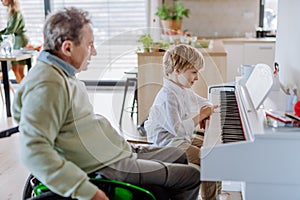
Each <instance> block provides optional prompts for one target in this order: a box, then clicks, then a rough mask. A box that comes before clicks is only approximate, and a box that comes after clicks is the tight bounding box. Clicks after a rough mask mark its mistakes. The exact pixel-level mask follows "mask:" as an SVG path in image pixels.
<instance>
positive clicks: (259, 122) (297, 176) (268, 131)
mask: <svg viewBox="0 0 300 200" xmlns="http://www.w3.org/2000/svg"><path fill="white" fill-rule="evenodd" d="M257 66H259V67H258V69H257ZM257 66H256V67H255V69H254V71H253V72H252V74H251V75H250V77H249V79H248V80H246V81H240V82H237V83H234V84H228V85H224V86H213V87H210V88H209V98H210V100H211V101H212V102H213V103H214V104H218V105H220V108H219V109H217V110H216V111H215V113H213V114H212V116H211V117H210V120H209V121H208V122H207V125H206V131H205V138H204V145H203V147H202V149H201V180H210V181H220V180H221V181H238V182H241V183H242V197H243V199H244V200H245V199H246V200H277V199H278V200H282V199H284V200H296V199H297V200H299V199H300V129H299V128H294V127H291V128H287V127H281V128H278V127H277V128H274V127H273V128H272V127H270V126H267V125H266V124H265V110H266V109H272V108H275V109H276V106H277V103H278V102H282V100H283V101H284V98H285V97H282V94H283V92H281V91H280V90H276V89H275V90H274V89H273V88H272V87H273V86H272V85H273V80H272V79H273V73H272V70H271V69H270V67H269V69H270V70H268V68H266V66H264V65H263V64H262V65H257ZM278 104H279V103H278Z"/></svg>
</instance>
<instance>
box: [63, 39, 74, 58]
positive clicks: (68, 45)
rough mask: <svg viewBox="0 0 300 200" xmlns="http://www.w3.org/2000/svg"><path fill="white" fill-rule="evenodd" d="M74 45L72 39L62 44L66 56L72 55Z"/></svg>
mask: <svg viewBox="0 0 300 200" xmlns="http://www.w3.org/2000/svg"><path fill="white" fill-rule="evenodd" d="M72 47H73V42H72V41H70V40H65V41H64V42H63V43H62V45H61V51H62V53H63V54H64V55H65V56H71V52H72Z"/></svg>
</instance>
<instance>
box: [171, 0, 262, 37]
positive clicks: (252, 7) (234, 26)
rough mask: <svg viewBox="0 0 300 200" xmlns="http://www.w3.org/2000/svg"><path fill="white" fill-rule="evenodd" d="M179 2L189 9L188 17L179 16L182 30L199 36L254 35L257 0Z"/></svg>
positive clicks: (256, 18) (193, 0)
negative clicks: (182, 18) (181, 17)
mask: <svg viewBox="0 0 300 200" xmlns="http://www.w3.org/2000/svg"><path fill="white" fill-rule="evenodd" d="M166 2H167V3H170V2H172V1H170V0H168V1H166ZM181 2H182V3H183V4H184V6H185V7H187V8H189V9H190V17H189V18H185V19H184V20H183V25H182V29H183V30H188V31H190V32H192V33H193V34H194V35H197V36H199V37H245V36H246V35H247V36H248V37H249V36H255V31H256V27H257V26H258V21H259V0H182V1H181Z"/></svg>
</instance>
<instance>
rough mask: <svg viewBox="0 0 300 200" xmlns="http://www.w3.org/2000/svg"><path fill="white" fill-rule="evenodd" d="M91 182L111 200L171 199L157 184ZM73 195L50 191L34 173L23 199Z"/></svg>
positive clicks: (62, 199) (95, 179)
mask: <svg viewBox="0 0 300 200" xmlns="http://www.w3.org/2000/svg"><path fill="white" fill-rule="evenodd" d="M18 132H19V129H18V127H13V128H10V129H7V130H4V131H1V132H0V138H5V137H9V136H11V135H12V134H14V133H18ZM89 177H90V182H91V183H93V184H95V185H96V186H97V187H98V188H99V189H101V190H102V191H104V193H105V194H106V195H107V196H108V198H109V199H110V200H141V199H142V200H169V199H170V195H169V194H168V192H167V191H166V190H165V189H164V188H162V187H160V186H156V185H142V186H137V185H133V184H129V183H125V182H122V181H116V180H110V179H105V178H101V177H100V178H99V177H95V176H94V175H90V176H89ZM69 199H72V198H71V197H62V196H60V195H58V194H55V193H54V192H52V191H50V190H49V189H48V188H47V187H46V186H45V185H44V184H43V183H41V182H40V181H39V180H38V179H37V178H36V177H34V176H33V175H31V174H30V175H29V176H28V178H27V180H26V182H25V185H24V189H23V194H22V200H69Z"/></svg>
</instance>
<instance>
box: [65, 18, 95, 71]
mask: <svg viewBox="0 0 300 200" xmlns="http://www.w3.org/2000/svg"><path fill="white" fill-rule="evenodd" d="M81 34H82V35H83V37H82V39H81V41H80V44H79V45H77V46H74V49H73V50H72V56H71V61H70V62H71V63H70V64H71V65H73V66H74V67H75V68H76V69H77V70H78V71H83V70H87V66H88V64H89V62H90V60H91V56H95V55H96V54H97V52H96V49H95V47H94V34H93V29H92V27H91V26H90V25H89V24H86V25H85V26H84V27H83V29H82V32H81Z"/></svg>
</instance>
